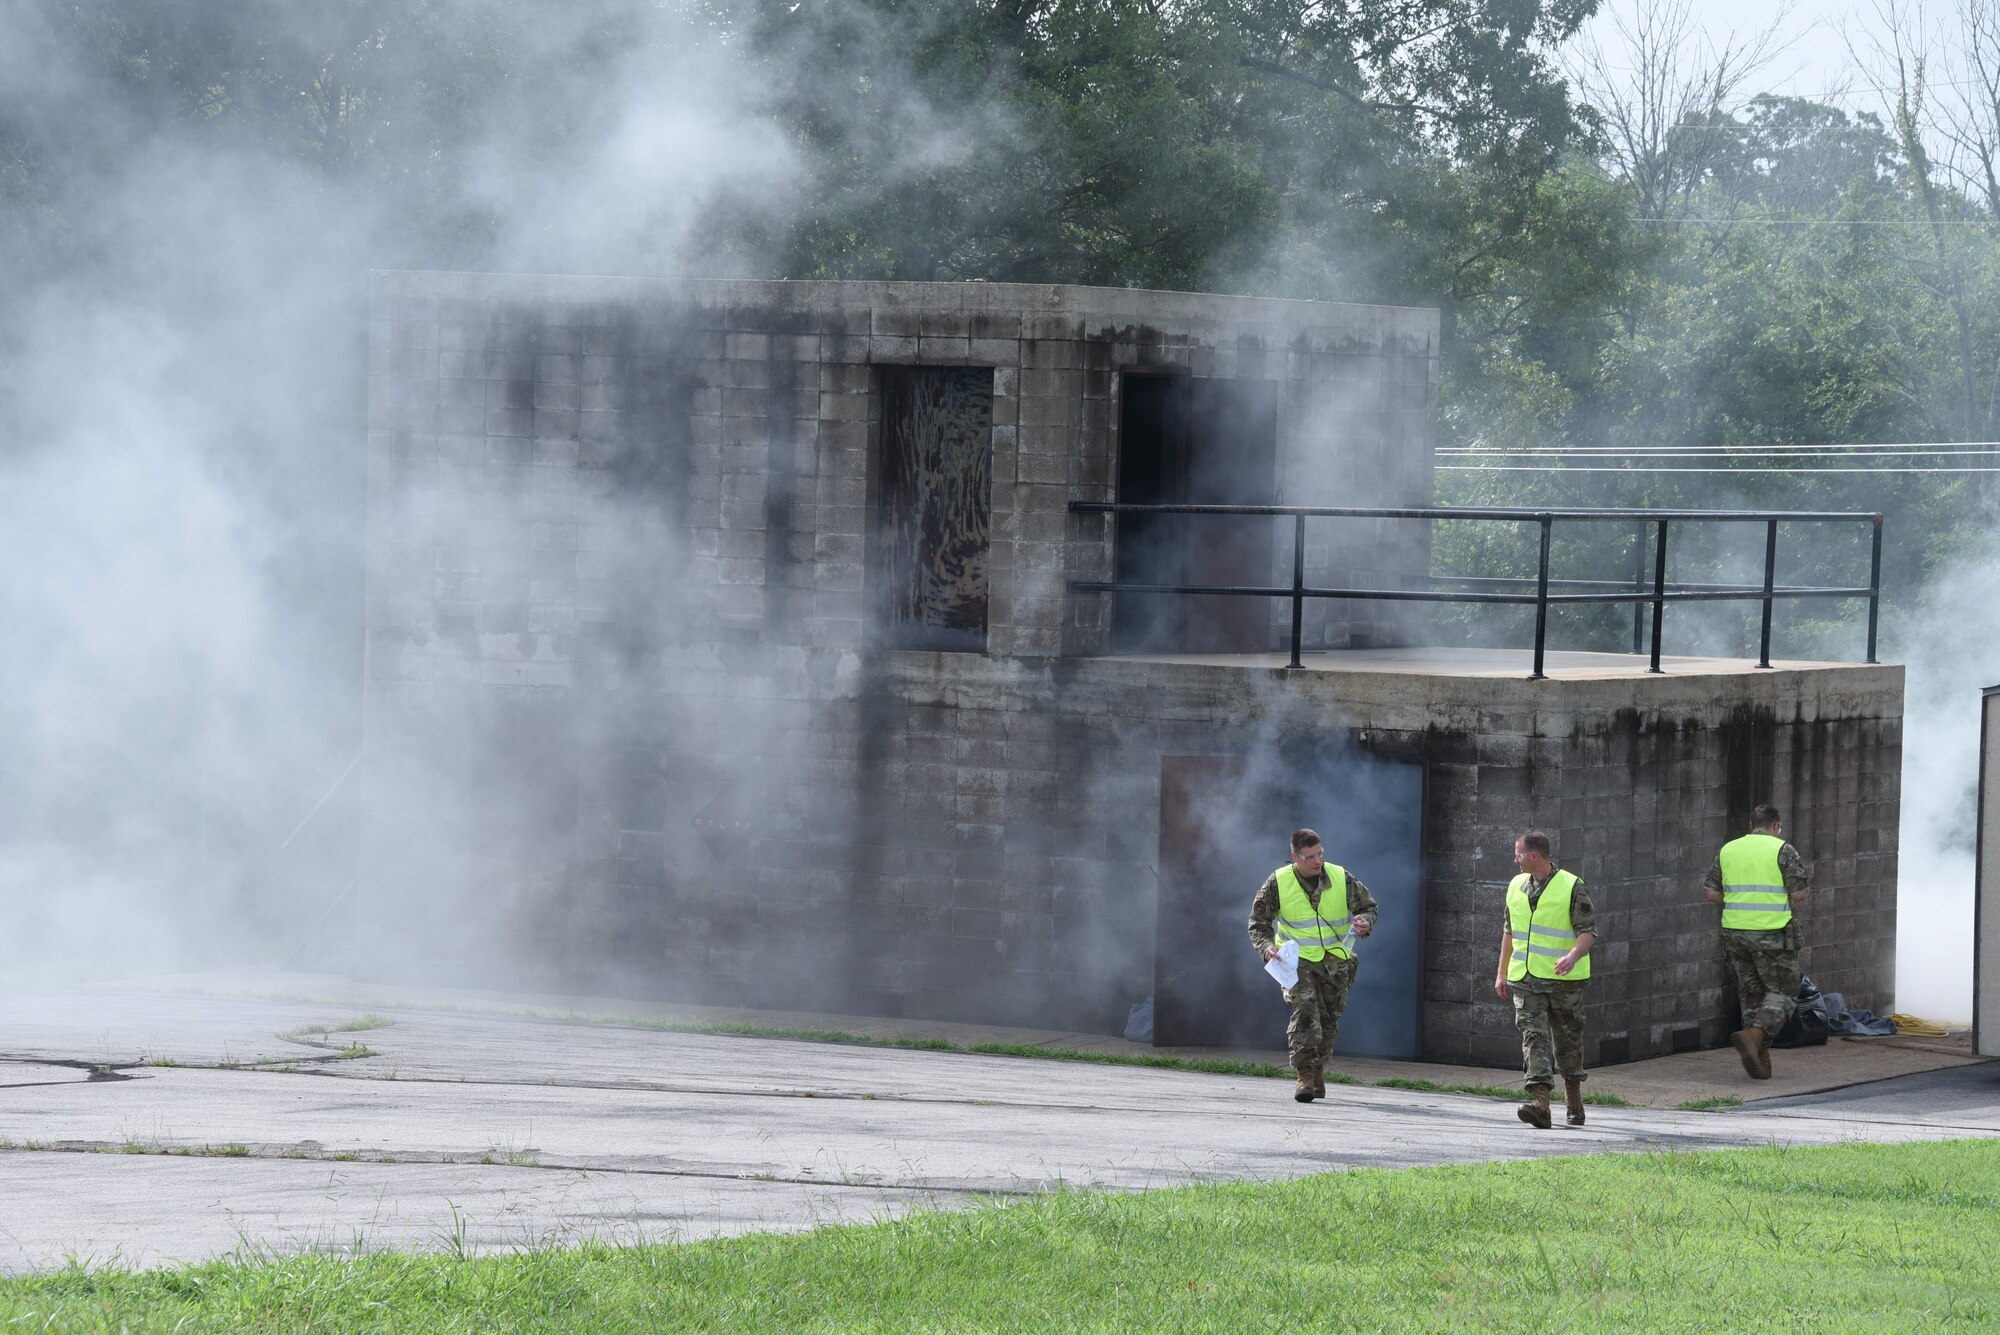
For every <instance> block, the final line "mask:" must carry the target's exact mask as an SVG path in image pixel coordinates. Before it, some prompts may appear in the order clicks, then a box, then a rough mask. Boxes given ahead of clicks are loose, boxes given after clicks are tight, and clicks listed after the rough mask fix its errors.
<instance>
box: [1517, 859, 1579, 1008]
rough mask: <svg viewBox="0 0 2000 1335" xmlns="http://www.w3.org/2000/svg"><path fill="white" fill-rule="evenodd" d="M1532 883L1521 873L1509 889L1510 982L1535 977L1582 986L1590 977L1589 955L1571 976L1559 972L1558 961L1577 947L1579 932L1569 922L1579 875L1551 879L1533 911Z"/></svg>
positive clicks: (1570, 972)
mask: <svg viewBox="0 0 2000 1335" xmlns="http://www.w3.org/2000/svg"><path fill="white" fill-rule="evenodd" d="M1530 879H1531V878H1530V877H1529V876H1528V873H1526V872H1522V873H1521V874H1520V875H1519V876H1516V877H1515V878H1514V880H1513V882H1512V883H1511V884H1509V885H1508V887H1507V929H1508V930H1509V931H1510V932H1512V933H1513V936H1514V958H1513V959H1512V960H1511V961H1510V962H1509V963H1508V965H1507V978H1508V980H1509V981H1510V982H1519V981H1520V980H1521V979H1523V978H1526V977H1528V976H1529V975H1530V974H1532V975H1534V976H1535V977H1536V978H1562V979H1565V980H1567V981H1569V982H1573V983H1580V982H1582V981H1583V980H1584V979H1586V978H1588V977H1590V956H1588V955H1579V956H1578V957H1577V961H1576V963H1575V964H1574V965H1573V966H1571V968H1570V971H1569V972H1568V973H1566V974H1558V973H1557V972H1556V961H1557V960H1559V959H1561V958H1562V957H1563V956H1565V955H1567V954H1569V952H1570V950H1571V949H1572V948H1574V947H1575V945H1576V929H1575V928H1574V927H1572V926H1571V925H1570V920H1569V895H1570V891H1571V890H1573V889H1574V888H1575V887H1576V874H1575V873H1574V872H1567V871H1559V872H1557V873H1556V874H1555V875H1553V876H1551V877H1549V883H1548V884H1547V885H1545V886H1543V887H1542V896H1541V898H1540V899H1537V900H1536V901H1535V903H1534V906H1533V907H1532V908H1531V907H1530V906H1529V904H1528V882H1529V880H1530Z"/></svg>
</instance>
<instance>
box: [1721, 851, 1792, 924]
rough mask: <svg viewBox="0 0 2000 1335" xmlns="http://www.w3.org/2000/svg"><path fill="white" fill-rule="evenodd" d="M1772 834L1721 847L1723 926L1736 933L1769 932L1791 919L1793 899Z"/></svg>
mask: <svg viewBox="0 0 2000 1335" xmlns="http://www.w3.org/2000/svg"><path fill="white" fill-rule="evenodd" d="M1784 846H1785V841H1784V840H1782V839H1780V838H1778V836H1777V835H1775V834H1746V835H1744V836H1743V837H1742V838H1741V839H1731V840H1730V841H1729V842H1728V843H1726V844H1724V845H1723V846H1722V854H1721V856H1720V858H1719V859H1718V860H1719V861H1720V862H1721V863H1722V925H1723V926H1724V927H1726V928H1728V929H1729V930H1731V931H1736V932H1768V931H1772V930H1775V929H1776V928H1779V927H1783V926H1784V925H1785V924H1786V923H1788V922H1790V921H1791V920H1792V897H1791V896H1790V895H1789V894H1787V893H1785V873H1784V871H1783V870H1782V869H1781V868H1780V867H1779V866H1778V850H1779V849H1781V848H1783V847H1784Z"/></svg>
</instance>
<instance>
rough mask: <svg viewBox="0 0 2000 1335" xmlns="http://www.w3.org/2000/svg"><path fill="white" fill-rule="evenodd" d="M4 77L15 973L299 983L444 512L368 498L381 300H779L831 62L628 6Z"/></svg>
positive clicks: (115, 22) (227, 17) (4, 875)
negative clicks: (471, 283)
mask: <svg viewBox="0 0 2000 1335" xmlns="http://www.w3.org/2000/svg"><path fill="white" fill-rule="evenodd" d="M0 47H3V48H4V49H0V278H4V280H5V286H6V289H7V291H8V301H7V308H6V310H5V311H4V312H0V356H3V357H4V358H5V365H6V368H7V372H8V374H7V376H6V377H5V385H4V387H0V614H4V616H5V617H6V624H7V625H8V628H9V639H10V644H11V646H12V647H13V652H11V653H10V654H9V656H8V659H7V663H6V666H5V668H4V669H0V673H4V676H0V688H4V699H0V731H4V734H5V735H6V736H7V737H8V739H9V748H8V753H7V756H6V758H5V760H4V761H0V904H4V905H5V908H4V909H0V943H4V944H0V974H5V975H6V976H10V977H20V976H22V971H24V970H26V969H28V968H29V967H30V966H31V965H32V967H33V968H34V969H35V970H37V971H40V972H44V973H51V974H63V975H67V974H76V973H82V974H87V975H93V976H102V975H105V974H115V973H118V972H121V971H126V970H142V969H143V970H151V969H161V968H172V967H180V966H184V965H200V964H212V963H220V962H241V961H252V962H275V961H276V960H277V959H280V958H282V957H283V955H284V952H285V950H286V949H287V948H288V946H289V945H290V943H291V942H293V941H294V940H295V939H296V938H297V936H298V934H299V932H300V931H301V930H302V928H303V926H304V925H305V924H309V923H310V922H312V921H313V920H314V919H315V917H316V916H317V915H318V914H319V913H320V911H321V910H322V909H323V908H324V907H325V906H326V905H327V904H328V903H329V902H331V901H332V899H333V898H334V896H336V895H337V894H339V892H340V891H341V889H342V887H343V885H344V884H345V883H346V882H347V881H348V880H349V879H351V877H352V875H353V873H354V864H353V854H352V838H353V830H354V824H355V819H356V817H355V811H354V805H353V804H354V797H355V794H354V792H353V790H352V787H351V786H343V785H342V783H341V779H342V776H343V775H344V774H346V773H348V768H349V765H350V763H351V762H352V760H353V758H354V756H355V754H356V749H357V747H358V745H359V737H360V712H361V701H360V695H359V689H360V679H361V674H362V645H361V632H360V626H361V607H362V587H363V563H364V552H363V527H364V525H363V514H364V510H365V508H366V503H365V497H366V489H367V487H368V486H370V485H371V484H372V485H376V486H378V487H386V488H391V489H394V490H396V491H397V492H399V493H400V502H401V503H403V504H407V505H409V506H412V507H417V508H419V509H421V508H423V507H425V506H427V505H430V504H431V503H432V499H433V493H432V491H431V490H430V485H429V480H428V479H427V478H425V477H424V476H422V475H421V470H416V471H408V470H406V471H400V472H399V471H398V470H397V468H396V466H395V464H394V462H393V461H378V472H377V475H376V476H375V477H374V478H373V479H372V480H371V479H370V478H369V477H368V476H367V475H366V474H365V472H364V455H365V452H364V449H363V446H362V441H363V437H364V431H365V426H366V423H365V422H364V421H363V416H362V410H363V405H364V404H365V403H366V401H367V397H368V394H367V377H368V374H369V373H370V371H371V370H374V369H377V368H370V367H368V366H367V365H366V364H365V349H366V329H367V319H368V315H369V312H368V310H367V302H366V297H367V291H366V282H367V280H366V273H367V270H368V269H369V268H370V267H437V268H514V269H522V268H529V269H540V270H549V271H566V272H599V273H609V272H632V273H653V274H679V273H694V274H701V275H704V276H726V275H731V274H739V273H761V272H766V271H768V269H769V267H770V266H771V264H772V262H773V253H774V246H775V245H776V244H777V241H778V239H781V238H782V237H783V236H784V234H785V232H786V229H787V227H788V226H789V225H790V222H791V220H792V215H793V213H794V212H795V211H796V210H797V209H798V208H799V207H800V201H801V198H802V192H803V190H804V189H805V185H806V180H807V173H806V171H805V168H804V165H803V160H802V158H801V156H800V152H799V149H798V143H797V135H796V132H795V127H793V126H791V125H789V124H787V123H786V122H785V120H784V119H783V117H782V116H781V115H780V114H779V113H778V112H777V111H776V110H775V108H776V107H777V105H778V104H779V103H780V102H781V101H782V100H783V98H784V97H785V96H787V95H789V94H791V93H793V92H794V91H796V89H797V88H798V87H799V86H801V85H802V84H804V83H806V82H807V81H809V80H810V79H811V78H812V77H813V70H812V68H811V65H810V57H811V55H812V53H811V52H809V51H800V52H795V53H792V56H791V58H773V57H769V56H766V57H765V58H762V59H753V58H752V57H751V55H750V53H749V51H748V50H747V44H746V43H745V42H744V41H743V40H741V32H740V31H738V30H736V29H733V28H732V27H731V25H730V23H729V22H728V21H727V17H726V16H724V15H720V14H719V12H711V11H710V10H708V9H706V8H704V7H701V6H694V5H689V6H666V7H659V6H651V5H642V4H626V3H624V2H623V0H604V3H600V4H595V5H590V6H581V7H572V6H556V7H537V6H526V5H521V6H511V7H501V6H487V5H477V4H473V5H454V4H434V5H419V6H412V7H408V8H407V9H406V10H399V11H398V12H396V13H395V14H384V15H381V16H377V18H376V19H366V20H365V21H364V16H357V15H354V14H349V13H346V12H345V11H342V12H340V13H334V12H330V11H323V10H320V9H318V8H316V7H310V6H280V7H277V8H275V9H274V8H271V7H263V6H254V7H253V6H240V5H226V4H225V5H215V6H182V5H163V6H154V7H147V8H146V9H144V10H139V11H133V10H130V9H129V8H127V7H122V6H117V5H108V4H90V3H86V4H83V5H76V6H57V5H54V4H48V3H30V4H29V5H27V6H25V7H18V8H16V9H15V10H10V30H9V39H8V41H7V42H6V43H4V44H0ZM899 114H902V115H906V116H909V117H928V118H929V120H930V122H931V123H933V124H944V123H945V122H946V118H940V117H936V116H935V115H933V114H931V113H930V110H929V109H928V108H927V107H925V106H923V105H922V104H921V102H920V101H919V100H917V99H914V98H911V99H908V100H907V104H906V105H905V106H904V107H903V108H902V110H901V111H900V113H899ZM912 142H913V143H914V144H920V145H922V151H923V152H924V153H925V154H927V155H929V157H930V158H931V159H933V160H935V159H938V158H940V157H941V156H942V157H946V158H948V157H949V156H950V154H952V153H954V152H960V151H965V145H963V144H954V143H953V142H952V141H951V140H950V138H949V135H948V134H945V133H944V132H942V131H934V132H931V133H927V134H918V135H913V136H912ZM514 517H515V516H512V515H509V514H505V513H502V512H501V511H500V510H499V509H494V510H489V511H487V512H483V513H481V514H478V515H473V516H465V515H459V516H450V517H447V518H448V519H452V520H455V521H456V522H460V523H464V524H472V525H480V524H484V525H488V526H493V525H496V524H502V523H506V522H510V521H511V520H512V518H514ZM488 531H489V533H490V535H491V536H492V537H493V538H494V539H495V542H494V543H493V545H494V546H496V547H498V546H503V545H505V542H504V540H503V539H504V538H505V537H506V536H507V535H505V534H503V533H502V532H501V530H500V529H498V528H492V527H489V530H488ZM495 782H496V785H498V784H501V783H502V781H501V780H499V779H497V778H496V780H495ZM507 804H508V802H507V799H506V797H505V795H502V796H501V798H500V800H499V801H498V803H497V805H498V806H499V807H501V808H504V807H506V806H507Z"/></svg>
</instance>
